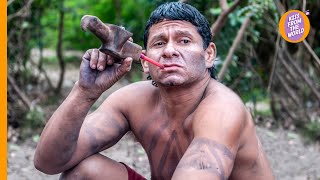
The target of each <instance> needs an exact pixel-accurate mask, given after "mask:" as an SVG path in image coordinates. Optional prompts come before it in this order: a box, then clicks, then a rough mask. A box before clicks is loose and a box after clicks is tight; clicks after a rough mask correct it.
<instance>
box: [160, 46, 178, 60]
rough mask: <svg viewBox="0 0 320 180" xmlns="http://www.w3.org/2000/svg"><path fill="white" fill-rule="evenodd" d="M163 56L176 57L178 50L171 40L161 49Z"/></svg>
mask: <svg viewBox="0 0 320 180" xmlns="http://www.w3.org/2000/svg"><path fill="white" fill-rule="evenodd" d="M162 56H163V58H172V57H178V56H179V54H178V51H177V50H176V47H175V46H174V44H173V43H172V42H168V43H167V44H166V46H165V47H164V49H163V55H162Z"/></svg>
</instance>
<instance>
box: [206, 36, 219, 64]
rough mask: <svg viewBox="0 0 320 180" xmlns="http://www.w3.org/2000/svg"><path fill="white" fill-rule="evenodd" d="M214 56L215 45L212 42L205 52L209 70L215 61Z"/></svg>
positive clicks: (215, 52) (215, 53)
mask: <svg viewBox="0 0 320 180" xmlns="http://www.w3.org/2000/svg"><path fill="white" fill-rule="evenodd" d="M216 55H217V49H216V45H215V44H214V43H213V42H210V44H209V46H208V47H207V49H206V50H205V61H206V67H207V68H211V67H212V66H213V63H214V60H215V59H216Z"/></svg>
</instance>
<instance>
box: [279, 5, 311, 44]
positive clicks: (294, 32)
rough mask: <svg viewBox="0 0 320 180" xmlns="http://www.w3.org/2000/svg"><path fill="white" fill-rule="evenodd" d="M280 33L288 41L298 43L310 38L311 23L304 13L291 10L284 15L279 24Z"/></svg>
mask: <svg viewBox="0 0 320 180" xmlns="http://www.w3.org/2000/svg"><path fill="white" fill-rule="evenodd" d="M279 31H280V34H281V36H282V38H284V39H285V40H286V41H288V42H291V43H298V42H301V41H303V40H304V39H305V38H306V37H307V36H308V34H309V31H310V21H309V19H308V17H307V16H306V15H305V14H304V13H303V12H302V11H299V10H290V11H288V12H286V13H285V14H283V15H282V17H281V19H280V22H279Z"/></svg>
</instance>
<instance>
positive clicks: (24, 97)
mask: <svg viewBox="0 0 320 180" xmlns="http://www.w3.org/2000/svg"><path fill="white" fill-rule="evenodd" d="M8 82H9V84H10V85H11V86H12V88H13V89H14V91H15V92H16V93H17V94H18V96H19V97H20V99H21V100H22V102H23V104H24V105H26V106H27V108H28V109H30V108H31V101H30V100H29V99H28V98H27V96H26V95H25V94H24V93H23V92H22V91H21V90H20V88H19V87H18V86H17V84H16V82H15V80H14V78H12V77H11V76H10V75H8Z"/></svg>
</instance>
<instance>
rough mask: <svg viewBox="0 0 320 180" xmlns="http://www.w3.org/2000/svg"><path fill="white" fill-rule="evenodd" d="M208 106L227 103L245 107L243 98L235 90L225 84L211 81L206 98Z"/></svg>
mask: <svg viewBox="0 0 320 180" xmlns="http://www.w3.org/2000/svg"><path fill="white" fill-rule="evenodd" d="M204 101H207V104H208V105H219V106H220V105H221V106H223V104H225V103H228V104H229V103H232V104H235V105H239V106H243V105H244V104H243V102H242V100H241V98H240V97H239V96H238V94H236V93H235V92H234V91H233V90H231V89H230V88H228V87H227V86H225V85H224V84H222V83H220V82H218V81H215V80H211V81H210V83H209V85H208V88H207V92H206V95H205V98H204Z"/></svg>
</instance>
